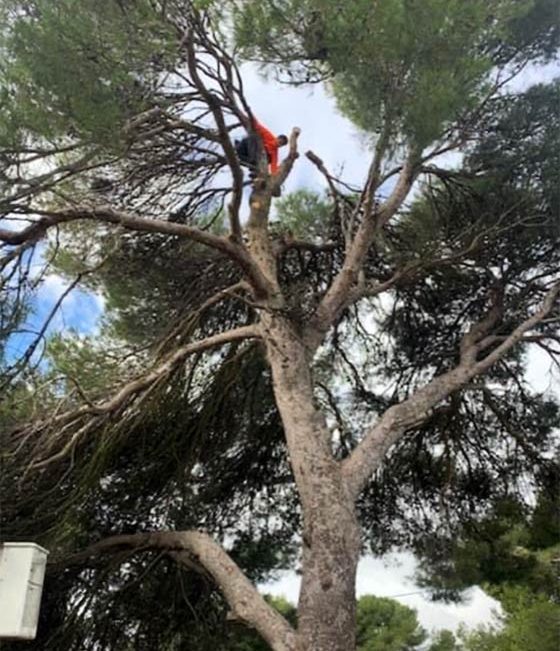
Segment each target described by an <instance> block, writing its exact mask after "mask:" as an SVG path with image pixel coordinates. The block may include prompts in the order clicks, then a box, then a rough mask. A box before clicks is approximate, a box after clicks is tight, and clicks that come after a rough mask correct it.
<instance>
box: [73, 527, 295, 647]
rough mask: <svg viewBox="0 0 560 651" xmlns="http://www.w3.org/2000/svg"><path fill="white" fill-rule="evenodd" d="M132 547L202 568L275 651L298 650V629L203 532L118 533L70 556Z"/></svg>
mask: <svg viewBox="0 0 560 651" xmlns="http://www.w3.org/2000/svg"><path fill="white" fill-rule="evenodd" d="M124 550H131V551H133V552H142V551H148V550H163V551H167V552H169V553H170V555H171V556H173V557H174V558H175V559H176V560H177V562H178V563H181V564H184V565H186V566H187V567H189V568H191V569H192V568H193V567H195V568H197V569H198V570H199V571H200V569H201V568H202V569H203V570H204V571H206V572H207V573H208V574H210V576H211V577H212V578H213V580H214V582H215V583H216V585H217V586H218V588H219V589H220V591H221V592H222V594H223V595H224V597H225V598H226V600H227V602H228V604H229V606H230V607H231V609H232V611H233V614H234V616H235V618H236V619H239V620H241V621H243V622H244V623H246V624H247V625H249V626H251V627H253V628H255V629H256V630H257V631H258V633H259V634H260V635H261V636H262V637H263V639H265V640H266V641H267V642H268V644H269V645H270V646H271V648H272V649H274V651H296V649H297V646H296V632H295V631H294V629H293V628H292V627H291V626H290V625H289V624H288V622H287V621H286V620H285V619H284V617H282V615H281V614H280V613H279V612H278V611H277V610H276V609H275V608H273V607H272V606H270V605H269V604H268V603H267V602H266V601H265V599H264V598H263V597H262V595H260V594H259V593H258V591H257V589H256V588H255V586H254V585H253V584H252V583H251V582H250V581H249V579H248V578H247V577H246V576H245V574H244V573H243V572H242V570H241V569H240V568H239V566H238V565H237V564H236V563H235V562H234V561H233V559H232V558H231V557H230V556H229V554H228V553H227V552H226V551H225V550H224V549H223V548H222V547H221V545H219V544H218V543H217V542H216V541H215V540H214V539H213V538H212V537H211V536H209V535H208V534H206V533H203V532H201V531H161V532H151V533H138V534H130V535H121V536H114V537H111V538H106V539H105V540H102V541H100V542H98V543H96V544H94V545H92V546H91V547H89V548H88V549H86V550H85V551H83V552H81V553H79V554H77V555H75V556H74V557H72V558H70V562H71V563H76V562H80V561H83V560H85V559H87V558H90V557H91V556H96V555H99V554H110V553H115V552H118V551H124Z"/></svg>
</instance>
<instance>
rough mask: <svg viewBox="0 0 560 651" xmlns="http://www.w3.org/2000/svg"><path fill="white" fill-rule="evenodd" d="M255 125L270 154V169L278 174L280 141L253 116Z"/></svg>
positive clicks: (265, 148)
mask: <svg viewBox="0 0 560 651" xmlns="http://www.w3.org/2000/svg"><path fill="white" fill-rule="evenodd" d="M253 126H254V127H255V131H256V132H257V133H258V134H259V136H260V138H261V140H262V143H263V147H264V150H265V151H266V153H267V154H268V160H269V161H270V171H271V173H272V174H276V172H277V171H278V141H277V139H276V136H275V135H274V134H273V133H271V132H270V131H269V130H268V129H267V128H266V127H263V125H262V124H261V123H260V122H258V121H257V120H256V119H255V118H253Z"/></svg>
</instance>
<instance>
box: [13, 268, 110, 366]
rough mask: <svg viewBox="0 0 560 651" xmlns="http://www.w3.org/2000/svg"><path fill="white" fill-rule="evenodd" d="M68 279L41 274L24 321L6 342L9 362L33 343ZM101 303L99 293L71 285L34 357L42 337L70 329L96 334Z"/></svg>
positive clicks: (67, 283) (39, 351) (22, 353)
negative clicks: (71, 288)
mask: <svg viewBox="0 0 560 651" xmlns="http://www.w3.org/2000/svg"><path fill="white" fill-rule="evenodd" d="M70 282H71V281H68V280H66V279H65V278H63V277H62V276H59V275H57V274H48V275H46V276H45V277H44V279H43V280H42V281H41V283H40V284H39V286H38V288H37V289H36V291H35V292H34V294H33V295H32V297H31V302H30V311H29V315H28V317H27V319H26V321H25V322H24V323H23V324H22V325H21V327H20V328H19V329H18V332H16V333H15V334H14V335H12V337H10V339H9V340H8V342H7V344H6V355H7V360H8V362H14V361H16V360H17V359H18V358H20V357H21V356H22V355H24V354H25V352H26V350H27V349H28V347H29V346H31V345H33V342H34V341H35V339H36V338H37V336H38V334H39V333H40V331H41V330H42V328H43V326H44V324H45V323H46V321H47V320H48V319H49V316H50V315H51V313H52V311H53V309H54V307H55V306H56V304H57V302H58V301H59V299H60V298H61V296H62V295H63V294H64V292H65V290H66V289H67V288H68V287H69V285H70ZM104 304H105V302H104V299H103V297H102V296H101V295H100V294H97V293H94V292H91V291H88V290H86V289H82V288H79V287H76V288H74V289H73V290H72V291H71V292H70V293H69V294H68V295H67V296H65V297H64V299H63V300H62V302H61V304H60V306H59V308H58V309H57V310H56V313H55V314H54V316H53V317H52V319H51V320H50V322H49V324H48V326H47V328H46V330H45V332H44V338H43V342H42V343H41V344H40V345H39V346H38V347H37V350H36V353H35V355H34V358H35V360H37V359H38V358H40V356H41V352H42V350H43V348H44V341H45V339H47V338H48V337H49V336H52V335H53V334H55V333H68V332H71V331H72V332H76V333H78V334H80V335H96V334H97V333H98V332H99V327H100V323H101V319H102V316H103V313H104Z"/></svg>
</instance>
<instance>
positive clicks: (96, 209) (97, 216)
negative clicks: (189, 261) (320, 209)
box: [0, 205, 268, 294]
mask: <svg viewBox="0 0 560 651" xmlns="http://www.w3.org/2000/svg"><path fill="white" fill-rule="evenodd" d="M39 214H42V215H44V216H43V217H41V218H40V219H38V220H37V221H34V222H33V223H31V224H30V225H29V226H27V227H26V228H24V229H23V230H21V231H8V230H0V240H2V241H4V242H6V243H7V244H10V245H18V244H23V243H25V242H29V241H37V240H38V239H41V238H42V237H43V236H44V235H45V233H46V232H47V230H48V229H49V228H51V227H53V226H56V225H57V224H63V223H68V222H72V221H77V220H80V219H87V220H92V221H99V222H103V223H109V224H116V225H119V226H122V227H123V228H126V229H128V230H133V231H142V232H149V233H162V234H164V235H177V236H179V237H184V238H186V239H190V240H193V241H194V242H198V243H200V244H204V245H205V246H209V247H210V248H213V249H216V250H218V251H221V252H222V253H224V254H225V255H227V256H228V257H229V258H230V259H232V260H233V261H234V262H235V263H237V264H238V265H239V267H240V268H241V269H242V270H243V271H244V273H245V274H246V275H247V277H248V279H249V281H250V283H251V285H252V287H253V288H254V289H255V291H256V293H257V294H266V292H267V291H268V286H267V282H266V280H265V278H264V276H263V275H262V274H261V272H260V270H259V268H258V267H257V265H256V264H255V263H254V261H253V260H252V259H251V257H250V256H249V255H248V253H247V251H246V250H245V247H244V246H242V245H240V244H238V243H236V242H233V241H232V240H231V239H229V238H227V237H221V236H219V235H214V234H213V233H210V232H208V231H203V230H201V229H199V228H195V227H193V226H187V225H186V224H179V223H176V222H170V221H164V220H162V219H149V218H145V217H139V216H137V215H134V214H132V213H128V212H125V211H123V210H116V209H114V208H111V207H110V206H105V205H98V206H96V205H78V206H76V207H72V208H66V209H62V210H59V211H41V212H40V213H39Z"/></svg>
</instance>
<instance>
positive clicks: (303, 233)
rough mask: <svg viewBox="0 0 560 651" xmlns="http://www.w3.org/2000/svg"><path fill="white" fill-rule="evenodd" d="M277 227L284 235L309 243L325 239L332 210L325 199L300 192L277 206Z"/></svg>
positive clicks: (281, 201)
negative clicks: (287, 234) (288, 234)
mask: <svg viewBox="0 0 560 651" xmlns="http://www.w3.org/2000/svg"><path fill="white" fill-rule="evenodd" d="M276 209H277V211H278V212H277V215H278V216H277V221H276V222H275V226H276V227H277V228H278V230H280V231H281V232H283V233H286V232H288V233H290V234H291V235H292V236H293V237H295V238H299V239H305V240H306V241H309V242H314V241H316V240H318V241H319V242H320V241H322V240H324V239H325V232H326V231H327V230H328V226H329V224H330V221H331V213H332V209H331V207H330V206H329V204H328V203H327V202H326V201H325V199H324V198H322V197H320V196H319V195H317V194H316V193H315V192H311V191H310V190H298V191H297V192H292V193H291V194H289V195H288V196H287V197H284V198H283V199H281V200H279V201H278V202H277V204H276Z"/></svg>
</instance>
